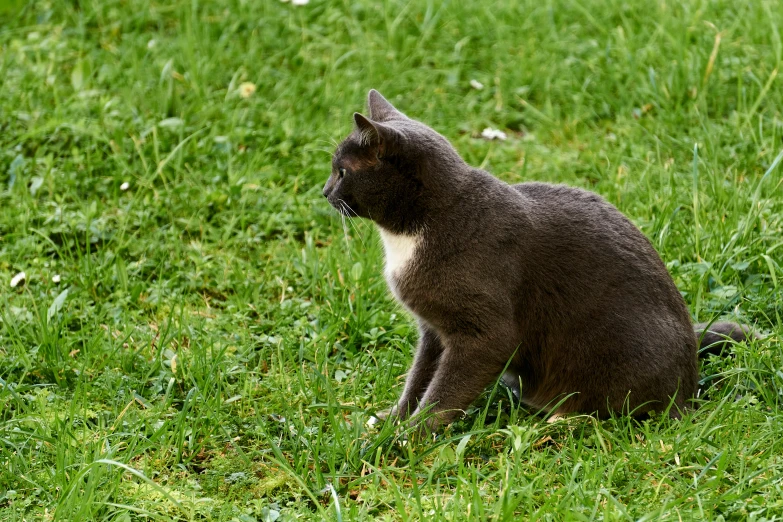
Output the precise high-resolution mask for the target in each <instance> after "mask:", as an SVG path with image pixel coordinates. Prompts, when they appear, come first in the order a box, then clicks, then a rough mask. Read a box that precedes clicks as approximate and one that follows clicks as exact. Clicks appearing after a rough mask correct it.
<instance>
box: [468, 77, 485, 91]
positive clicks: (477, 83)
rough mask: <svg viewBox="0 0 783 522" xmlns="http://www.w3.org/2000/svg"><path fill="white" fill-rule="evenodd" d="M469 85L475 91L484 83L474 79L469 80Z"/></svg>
mask: <svg viewBox="0 0 783 522" xmlns="http://www.w3.org/2000/svg"><path fill="white" fill-rule="evenodd" d="M470 86H471V87H473V88H474V89H476V90H477V91H480V90H481V89H483V88H484V84H483V83H481V82H480V81H478V80H475V79H473V80H470Z"/></svg>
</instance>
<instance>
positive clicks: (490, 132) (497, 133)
mask: <svg viewBox="0 0 783 522" xmlns="http://www.w3.org/2000/svg"><path fill="white" fill-rule="evenodd" d="M481 137H482V138H484V139H485V140H500V141H505V139H506V138H507V136H506V133H505V132H503V131H502V130H498V129H492V128H490V127H487V128H486V129H484V130H483V131H482V132H481Z"/></svg>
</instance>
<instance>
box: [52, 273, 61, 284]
mask: <svg viewBox="0 0 783 522" xmlns="http://www.w3.org/2000/svg"><path fill="white" fill-rule="evenodd" d="M59 282H60V274H54V275H53V276H52V283H55V284H57V283H59Z"/></svg>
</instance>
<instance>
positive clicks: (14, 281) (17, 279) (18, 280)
mask: <svg viewBox="0 0 783 522" xmlns="http://www.w3.org/2000/svg"><path fill="white" fill-rule="evenodd" d="M26 278H27V274H25V273H24V272H19V273H18V274H16V275H15V276H14V277H13V278H12V279H11V288H16V287H17V286H18V285H19V283H21V282H22V281H24V280H25V279H26Z"/></svg>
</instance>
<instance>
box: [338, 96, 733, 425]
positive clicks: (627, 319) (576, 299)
mask: <svg viewBox="0 0 783 522" xmlns="http://www.w3.org/2000/svg"><path fill="white" fill-rule="evenodd" d="M368 104H369V109H370V117H369V118H366V117H365V116H362V115H361V114H359V113H355V114H354V121H355V123H356V130H355V131H354V132H352V133H351V134H350V135H349V136H348V137H347V138H346V139H345V140H344V141H343V142H342V143H341V144H340V145H339V146H338V147H337V150H336V152H335V153H334V157H333V159H332V173H331V175H330V177H329V180H328V181H327V183H326V186H325V187H324V191H323V192H324V196H326V198H327V199H328V200H329V203H330V204H331V205H332V206H334V207H335V208H336V209H337V210H339V211H340V212H341V213H343V214H345V215H348V216H358V217H363V218H369V219H372V220H373V221H374V222H375V223H376V225H377V226H378V230H379V232H380V235H381V238H382V240H383V245H384V250H385V253H386V270H385V276H386V280H387V282H388V284H389V288H390V289H391V291H392V293H393V294H394V295H395V297H396V298H397V299H398V300H399V301H400V302H401V303H402V304H403V305H404V306H405V307H406V308H407V309H408V310H409V311H410V312H411V313H412V314H413V315H414V316H415V317H416V319H417V321H418V326H419V333H420V338H419V343H418V347H417V349H416V356H415V359H414V362H413V366H412V367H411V370H410V372H409V374H408V377H407V380H406V382H405V389H404V391H403V392H402V397H401V398H400V400H399V402H398V403H397V406H396V407H395V408H393V409H392V412H391V413H392V414H394V415H397V416H399V417H401V418H404V417H407V416H408V415H411V414H413V415H415V414H416V413H419V412H420V411H422V410H423V409H429V408H431V409H432V412H433V413H434V414H433V415H432V416H431V417H429V419H428V421H427V426H428V427H429V428H430V429H433V430H434V429H436V428H437V427H438V426H439V425H442V424H446V423H449V422H451V421H452V420H453V419H454V418H455V416H456V415H457V414H459V413H460V412H461V411H463V410H465V408H467V407H468V406H469V405H470V403H471V402H472V401H473V400H474V399H475V398H476V397H477V396H478V395H479V394H480V393H481V391H482V390H483V389H484V388H485V387H486V386H487V385H489V384H490V383H492V382H494V381H495V380H497V379H498V377H500V376H501V374H503V381H504V382H506V383H507V384H508V385H510V386H511V387H512V388H513V389H514V391H515V393H516V394H517V395H518V396H519V398H520V399H521V400H522V402H524V403H525V404H528V405H530V406H532V407H534V408H542V409H543V408H547V407H553V406H555V405H556V404H557V403H558V402H559V401H562V403H561V404H560V405H559V406H558V407H557V408H556V411H555V413H557V414H565V413H571V412H582V413H591V414H596V415H598V416H601V417H604V416H607V415H609V414H610V412H618V413H631V414H632V415H637V416H638V415H643V414H648V413H649V412H651V411H659V412H660V411H665V410H666V409H667V408H668V407H669V405H670V403H671V402H672V401H673V403H674V404H673V406H674V407H672V408H671V409H669V415H671V416H672V417H675V418H678V417H679V416H680V413H681V412H682V411H684V410H685V408H686V406H687V405H688V401H689V399H691V398H692V397H693V396H694V395H695V394H696V391H697V385H698V375H697V372H698V360H697V348H698V346H699V344H700V343H699V339H698V336H699V335H700V334H702V332H700V331H699V330H700V329H701V327H699V326H697V327H696V331H694V326H693V325H692V324H691V320H690V316H689V314H688V309H687V308H686V305H685V302H684V301H683V299H682V296H681V295H680V293H679V291H678V290H677V288H676V286H675V285H674V282H673V281H672V278H671V276H670V275H669V273H668V272H667V271H666V267H665V266H664V264H663V262H662V261H661V259H660V257H659V256H658V254H657V252H656V251H655V249H654V248H653V246H652V245H651V244H650V242H649V241H648V240H647V238H646V237H645V236H644V235H642V233H641V232H640V231H639V230H638V229H637V228H636V227H635V226H634V225H633V224H632V223H631V222H630V221H629V220H628V219H627V218H626V217H625V216H623V215H622V214H621V213H620V212H619V211H618V210H617V209H616V208H615V207H614V206H612V205H611V204H609V203H608V202H607V201H605V200H604V199H603V198H601V197H600V196H598V195H596V194H593V193H591V192H587V191H585V190H581V189H577V188H571V187H567V186H561V185H548V184H544V183H522V184H519V185H508V184H506V183H504V182H502V181H500V180H498V179H497V178H495V177H493V176H492V175H490V174H489V173H487V172H485V171H483V170H480V169H476V168H473V167H471V166H469V165H468V164H466V163H465V162H464V161H463V160H462V158H461V157H460V156H459V154H458V153H457V151H456V150H454V148H453V147H452V146H451V144H450V143H449V142H448V141H447V140H446V139H445V138H444V137H443V136H441V135H440V134H438V133H437V132H435V131H434V130H432V129H430V128H429V127H427V126H426V125H424V124H422V123H420V122H418V121H415V120H412V119H410V118H408V117H407V116H405V115H404V114H402V113H401V112H400V111H398V110H397V109H395V108H394V107H393V106H392V105H391V104H390V103H389V102H388V101H387V100H386V99H384V98H383V96H381V95H380V94H379V93H378V92H377V91H375V90H372V91H370V93H369V102H368ZM746 332H747V330H745V329H743V328H742V327H740V326H739V325H736V324H732V323H716V324H712V325H711V326H710V332H705V333H704V334H702V335H701V337H702V338H701V346H702V347H707V346H709V345H715V346H713V351H715V350H716V349H717V350H719V349H720V348H721V347H720V346H719V345H720V344H721V343H723V344H725V342H726V339H727V338H731V339H733V340H735V341H740V340H743V339H744V338H745V336H746ZM716 343H717V344H716ZM716 347H717V348H716ZM504 370H505V373H504Z"/></svg>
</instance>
